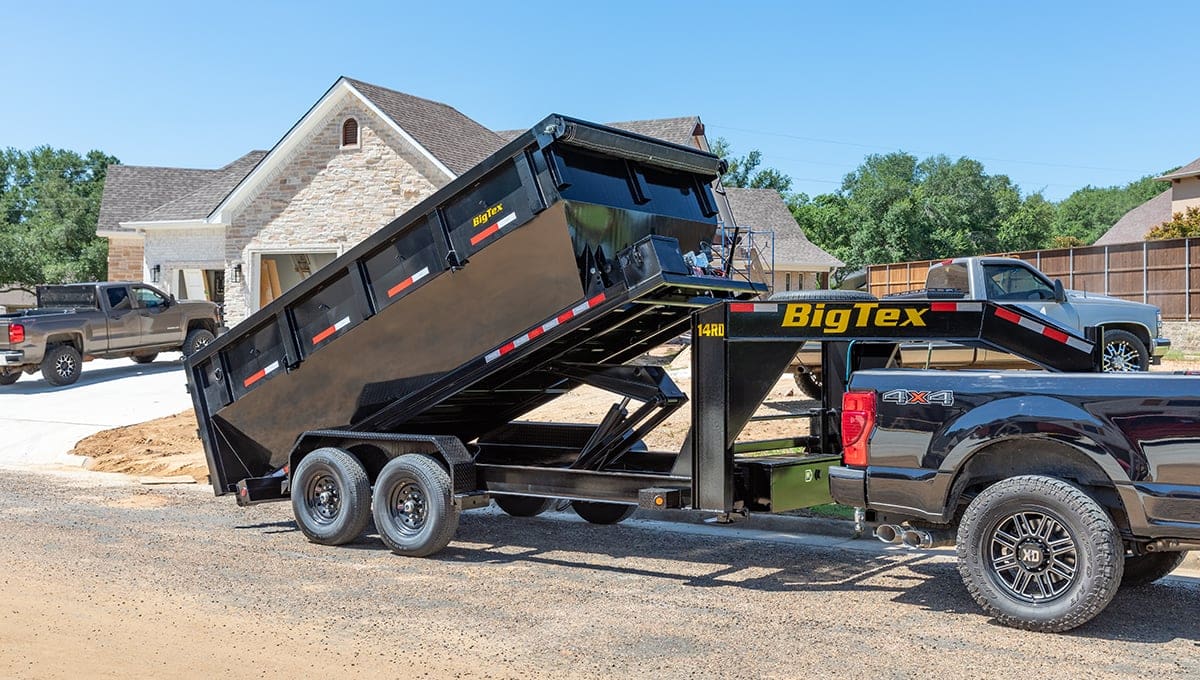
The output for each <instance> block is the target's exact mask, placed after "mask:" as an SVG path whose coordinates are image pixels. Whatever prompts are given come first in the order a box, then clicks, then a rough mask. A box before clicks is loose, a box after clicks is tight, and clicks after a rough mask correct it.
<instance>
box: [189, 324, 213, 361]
mask: <svg viewBox="0 0 1200 680" xmlns="http://www.w3.org/2000/svg"><path fill="white" fill-rule="evenodd" d="M215 339H216V336H215V335H213V334H212V331H209V330H206V329H203V328H193V329H192V330H190V331H188V334H187V337H186V338H184V340H183V347H182V350H183V356H185V357H190V356H192V355H193V354H195V353H196V352H199V351H200V350H202V349H204V348H205V347H207V346H208V345H209V344H210V343H212V341H213V340H215Z"/></svg>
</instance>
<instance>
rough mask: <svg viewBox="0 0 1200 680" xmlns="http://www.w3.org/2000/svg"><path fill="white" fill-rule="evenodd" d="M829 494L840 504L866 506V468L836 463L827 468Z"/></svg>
mask: <svg viewBox="0 0 1200 680" xmlns="http://www.w3.org/2000/svg"><path fill="white" fill-rule="evenodd" d="M829 495H831V496H833V500H835V501H837V502H838V503H841V504H842V505H849V506H850V507H854V508H865V507H867V472H866V470H856V469H854V468H848V467H841V466H837V465H835V466H833V467H831V468H829Z"/></svg>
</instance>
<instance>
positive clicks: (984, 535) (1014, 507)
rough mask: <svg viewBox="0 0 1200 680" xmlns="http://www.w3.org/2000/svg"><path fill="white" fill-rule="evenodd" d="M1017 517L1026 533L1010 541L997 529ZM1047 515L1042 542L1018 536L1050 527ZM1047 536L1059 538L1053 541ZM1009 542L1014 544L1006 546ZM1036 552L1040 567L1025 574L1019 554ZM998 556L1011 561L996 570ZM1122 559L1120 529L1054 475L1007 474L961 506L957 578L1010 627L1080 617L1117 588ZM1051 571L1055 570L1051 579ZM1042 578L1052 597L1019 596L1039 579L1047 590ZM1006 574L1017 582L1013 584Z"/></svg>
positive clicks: (1068, 622) (1060, 627)
mask: <svg viewBox="0 0 1200 680" xmlns="http://www.w3.org/2000/svg"><path fill="white" fill-rule="evenodd" d="M1017 516H1022V517H1025V518H1026V520H1025V524H1026V527H1029V528H1030V532H1028V533H1027V534H1021V533H1020V531H1019V530H1018V531H1016V532H1014V533H1015V534H1017V538H1018V539H1020V540H1018V541H1015V542H1012V541H1010V540H1009V537H1011V536H1012V534H1008V533H1007V532H1005V535H1004V536H1002V535H1000V534H999V533H998V532H1000V531H1001V530H1002V528H1003V527H1014V526H1018V525H1015V524H1012V522H1014V520H1015V518H1016V517H1017ZM1037 516H1040V517H1042V518H1043V520H1042V521H1041V522H1040V523H1038V524H1036V525H1035V524H1034V523H1033V519H1032V518H1036V517H1037ZM1045 518H1049V519H1050V520H1053V523H1052V524H1050V525H1049V527H1050V529H1053V531H1046V533H1048V536H1047V537H1046V538H1045V541H1044V542H1039V540H1038V539H1037V538H1022V535H1028V536H1033V535H1035V534H1039V535H1040V534H1041V533H1042V530H1043V529H1046V528H1047V526H1048V525H1047V524H1046V519H1045ZM1055 525H1057V528H1056V527H1055ZM1034 526H1036V527H1038V530H1037V531H1036V532H1035V531H1033V529H1032V527H1034ZM1053 536H1060V538H1058V539H1054V540H1051V537H1053ZM1062 536H1065V537H1068V538H1070V544H1069V545H1067V546H1064V545H1062V540H1063V539H1062V538H1061V537H1062ZM1010 543H1011V545H1012V546H1013V547H1012V549H1009V548H1006V547H1004V546H1006V545H1009V544H1010ZM1056 546H1057V547H1056ZM1006 551H1007V553H1006ZM1060 555H1061V559H1060ZM1026 556H1028V557H1026ZM1035 557H1036V558H1038V561H1037V562H1035V567H1033V568H1037V569H1042V571H1040V572H1039V573H1037V574H1036V575H1035V576H1030V569H1033V568H1030V569H1027V567H1026V565H1027V563H1026V562H1025V561H1023V560H1026V559H1033V558H1035ZM1072 560H1073V568H1070V565H1071V564H1072V562H1071V561H1072ZM996 562H1003V563H1005V564H1011V566H1002V567H1000V568H997V566H996V565H995V563H996ZM1039 564H1041V565H1044V566H1038V565H1039ZM1124 565H1125V551H1124V548H1123V546H1122V543H1121V536H1120V533H1119V532H1118V531H1117V528H1116V526H1115V525H1114V524H1113V521H1112V519H1111V518H1110V517H1109V516H1108V513H1106V512H1105V511H1104V508H1102V507H1101V506H1100V504H1099V503H1097V502H1096V501H1095V500H1093V499H1092V498H1091V497H1090V496H1088V495H1087V494H1086V493H1084V492H1083V491H1082V490H1080V489H1079V488H1078V487H1076V486H1073V485H1071V484H1068V483H1067V482H1064V481H1062V480H1060V479H1055V478H1053V477H1043V476H1033V475H1031V476H1022V477H1012V478H1009V479H1005V480H1003V481H1000V482H997V483H995V484H993V485H992V486H990V487H988V488H987V489H985V490H984V491H983V492H982V493H981V494H979V495H978V496H977V497H976V498H975V499H974V500H973V501H972V502H971V504H970V505H969V506H968V507H967V510H966V512H965V514H964V515H963V518H962V522H961V524H960V525H959V529H958V571H959V573H960V574H961V575H962V579H963V583H965V584H966V586H967V590H968V591H969V592H970V593H971V597H973V598H975V601H976V602H978V603H979V606H981V607H983V609H984V610H985V611H987V613H989V614H991V615H992V616H994V617H996V619H997V620H998V621H999V622H1000V623H1003V624H1004V625H1006V626H1012V627H1014V628H1023V629H1025V630H1032V631H1040V632H1050V633H1057V632H1062V631H1065V630H1070V629H1072V628H1075V627H1076V626H1079V625H1081V624H1083V623H1086V622H1087V621H1089V620H1091V619H1092V617H1094V616H1096V614H1098V613H1099V612H1100V611H1101V610H1102V609H1104V607H1106V606H1107V605H1108V603H1109V601H1111V600H1112V598H1113V595H1115V594H1116V592H1117V589H1118V588H1119V587H1120V585H1121V575H1122V572H1123V568H1124ZM1056 568H1057V569H1059V570H1062V572H1064V573H1065V572H1069V578H1062V577H1061V575H1060V573H1059V572H1056V571H1055V569H1056ZM1002 573H1003V574H1004V575H1002ZM1056 576H1060V578H1059V580H1058V581H1057V582H1055V581H1054V577H1056ZM1042 577H1044V578H1045V579H1046V583H1048V584H1050V586H1051V591H1052V595H1051V596H1048V597H1044V598H1043V600H1042V601H1036V598H1033V597H1032V596H1030V597H1028V598H1025V597H1021V596H1020V595H1018V594H1017V591H1018V590H1022V591H1023V588H1030V587H1031V586H1032V585H1033V584H1037V585H1038V588H1039V589H1040V590H1042V592H1043V595H1045V588H1044V586H1043V585H1042V583H1043V581H1042V580H1041V579H1042ZM1005 579H1012V580H1013V581H1015V582H1016V584H1015V585H1016V587H1012V586H1013V584H1007V582H1006V580H1005ZM1021 579H1025V581H1024V586H1021V583H1022V582H1021ZM1059 587H1061V590H1060V591H1059V592H1057V593H1053V591H1054V590H1055V588H1059Z"/></svg>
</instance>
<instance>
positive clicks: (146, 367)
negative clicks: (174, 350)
mask: <svg viewBox="0 0 1200 680" xmlns="http://www.w3.org/2000/svg"><path fill="white" fill-rule="evenodd" d="M182 368H183V361H182V360H178V359H177V360H175V361H156V362H154V363H152V364H135V363H133V362H130V363H129V365H128V366H111V367H108V368H98V369H95V370H92V371H89V370H88V369H87V365H86V364H84V368H83V372H82V373H80V374H79V380H77V381H76V382H75V383H73V384H71V385H64V386H62V387H55V386H54V385H51V384H50V383H48V382H46V380H45V379H44V378H42V377H41V374H40V373H35V374H34V375H25V376H21V379H20V380H18V381H17V382H15V383H13V384H12V385H8V386H6V387H0V394H44V393H46V392H62V391H65V390H70V389H75V388H78V387H83V386H85V385H95V384H98V383H104V382H109V381H111V380H120V379H122V378H130V377H133V376H139V375H157V374H159V373H170V372H172V371H180V377H181V378H182V377H183V373H182V370H181V369H182Z"/></svg>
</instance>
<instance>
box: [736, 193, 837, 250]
mask: <svg viewBox="0 0 1200 680" xmlns="http://www.w3.org/2000/svg"><path fill="white" fill-rule="evenodd" d="M724 191H725V197H726V198H727V199H728V200H729V207H730V209H731V210H732V211H733V216H734V219H735V220H736V223H737V224H739V225H742V226H743V227H748V228H753V229H764V230H765V229H770V230H771V231H773V232H774V233H775V268H776V269H779V268H787V267H788V266H789V265H791V266H800V267H830V268H832V267H841V266H842V265H844V264H845V263H844V262H842V261H841V260H839V259H837V258H836V257H834V256H833V255H830V254H829V253H827V252H825V251H824V250H821V249H820V248H818V247H817V246H816V245H815V244H814V243H813V242H812V241H809V240H808V237H807V236H805V235H804V230H803V229H801V228H800V225H799V224H796V218H794V217H792V213H791V211H790V210H788V207H787V204H785V203H784V202H783V197H782V196H780V195H779V192H778V191H775V190H774V189H741V188H738V187H725V190H724Z"/></svg>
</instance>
